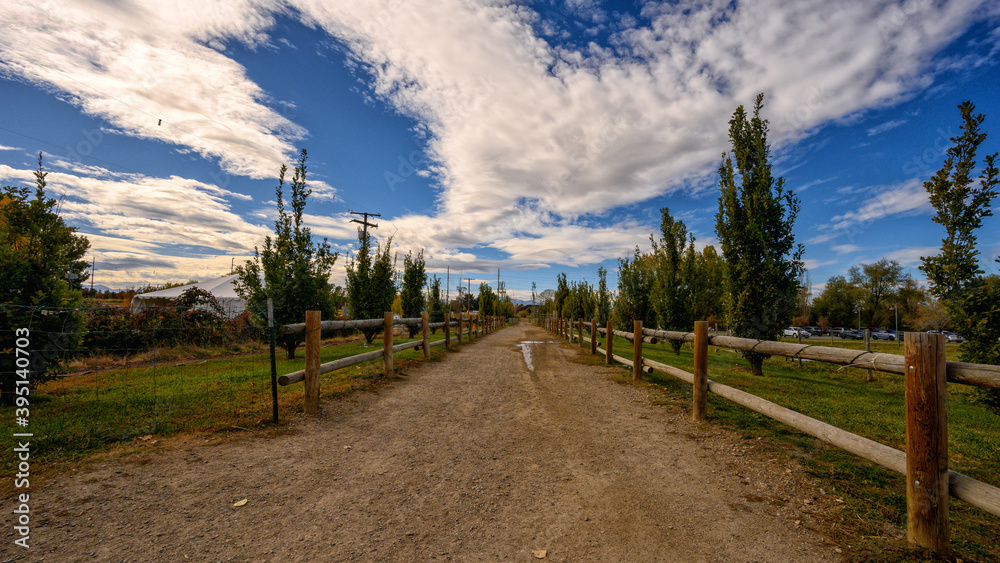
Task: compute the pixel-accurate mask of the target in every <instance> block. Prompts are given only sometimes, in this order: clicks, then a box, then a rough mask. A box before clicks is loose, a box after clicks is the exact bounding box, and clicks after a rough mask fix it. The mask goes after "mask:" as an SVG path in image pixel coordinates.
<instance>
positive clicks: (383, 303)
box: [347, 227, 396, 344]
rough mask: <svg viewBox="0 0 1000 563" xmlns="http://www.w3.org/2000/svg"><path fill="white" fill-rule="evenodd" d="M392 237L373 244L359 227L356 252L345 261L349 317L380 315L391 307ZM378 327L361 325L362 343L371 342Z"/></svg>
mask: <svg viewBox="0 0 1000 563" xmlns="http://www.w3.org/2000/svg"><path fill="white" fill-rule="evenodd" d="M391 248H392V237H389V238H387V239H386V240H385V243H384V244H379V245H377V246H376V247H375V255H374V256H372V237H371V235H367V236H366V234H365V232H364V231H363V230H362V229H361V228H360V227H359V228H358V252H357V254H355V255H354V256H353V257H352V259H351V260H349V261H348V262H347V308H348V316H349V317H350V318H352V319H357V320H361V319H381V318H382V316H383V315H384V314H385V312H386V311H390V310H392V302H393V300H395V299H396V268H395V265H394V264H393V259H392V256H391V255H390V254H389V253H390V250H391ZM381 331H382V329H381V328H378V327H374V328H363V329H361V333H362V334H364V335H365V343H367V344H371V343H372V340H373V339H374V338H375V335H376V334H379V333H380V332H381Z"/></svg>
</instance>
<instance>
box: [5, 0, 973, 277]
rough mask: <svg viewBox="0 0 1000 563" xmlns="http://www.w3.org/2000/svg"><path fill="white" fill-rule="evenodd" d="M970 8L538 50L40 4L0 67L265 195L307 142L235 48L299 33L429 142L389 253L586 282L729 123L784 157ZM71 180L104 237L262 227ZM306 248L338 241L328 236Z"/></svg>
mask: <svg viewBox="0 0 1000 563" xmlns="http://www.w3.org/2000/svg"><path fill="white" fill-rule="evenodd" d="M981 5H983V3H982V2H979V1H973V0H956V1H954V2H946V3H941V4H934V5H928V6H923V7H922V9H921V10H919V11H918V13H916V14H913V15H911V16H910V17H909V18H908V20H907V22H906V25H905V26H900V27H899V28H898V29H894V30H892V36H891V41H888V40H887V37H886V34H885V33H886V32H885V29H882V28H880V26H879V25H878V22H879V21H881V19H882V18H883V17H884V16H885V14H886V13H887V11H888V10H889V9H890V8H889V7H887V6H884V5H881V4H872V3H865V2H849V3H839V2H826V1H823V0H808V1H803V2H787V1H783V0H765V1H762V2H753V3H725V2H723V3H706V2H696V1H682V2H679V3H664V4H654V3H648V4H646V5H645V7H644V9H643V11H642V19H641V20H638V21H635V20H629V21H628V23H630V24H632V25H630V26H627V27H626V26H620V27H617V28H615V31H614V34H613V36H612V38H611V44H612V45H613V46H614V48H613V49H612V48H605V47H602V46H600V45H598V44H596V43H592V44H590V45H587V46H585V47H579V48H577V47H573V46H569V45H563V44H559V43H558V42H557V41H551V42H550V40H549V38H548V37H547V36H545V37H543V36H539V35H538V33H537V32H536V30H537V29H539V28H544V27H545V26H544V25H539V19H540V18H541V16H540V15H539V14H538V13H536V12H534V11H532V10H531V9H530V7H528V6H525V5H522V4H518V3H511V4H505V3H494V2H489V3H475V2H467V1H464V0H415V1H413V2H400V1H399V0H370V1H367V2H330V1H326V0H289V1H288V2H283V3H277V2H274V3H268V2H257V1H255V0H210V1H209V2H204V1H200V0H199V1H198V2H195V1H194V0H183V1H181V2H179V3H178V2H171V3H165V4H159V3H147V4H144V5H143V6H136V5H132V4H129V3H102V2H91V1H85V0H67V1H65V2H61V3H60V7H59V9H58V10H52V9H48V8H46V7H44V6H42V5H36V4H33V3H23V2H21V3H18V2H7V3H3V4H2V5H0V20H2V21H4V22H5V33H3V34H0V72H4V73H7V74H8V75H11V76H15V77H18V78H20V79H22V80H25V81H28V82H30V83H33V84H36V85H39V86H41V87H43V88H45V89H48V90H50V91H53V92H55V93H57V94H58V95H60V96H62V97H64V99H66V100H67V101H69V102H71V103H73V104H75V105H77V106H78V107H79V108H80V109H81V110H82V111H84V112H85V113H87V114H89V115H93V116H97V117H99V118H101V119H103V120H105V121H106V122H107V124H108V127H109V128H110V129H112V130H114V131H116V132H119V133H122V134H126V135H130V136H133V137H138V138H142V139H148V140H155V141H160V142H164V143H168V144H170V145H173V146H177V147H180V149H179V150H182V151H189V152H192V153H194V154H197V155H200V156H202V157H205V158H208V159H210V160H214V161H218V163H219V164H220V165H221V166H222V167H223V168H224V169H225V170H226V171H228V172H229V173H231V174H236V175H246V176H250V177H255V178H260V177H269V176H271V175H273V173H274V171H275V170H276V169H277V166H278V165H279V164H280V163H281V162H287V161H288V160H289V159H290V158H289V157H290V156H291V155H292V152H293V143H294V142H295V141H296V140H299V139H301V138H303V137H304V136H306V134H307V132H306V131H305V130H304V129H303V128H302V127H301V126H299V125H297V124H296V123H294V122H293V121H292V120H290V119H288V118H287V117H286V116H285V115H283V114H282V112H281V109H280V108H283V107H285V106H283V105H282V104H281V103H280V101H275V100H271V99H270V98H269V97H268V95H267V93H266V92H264V91H263V90H262V89H261V88H260V87H259V86H258V85H257V84H255V83H254V82H253V81H251V80H250V79H249V78H248V76H247V72H246V70H245V69H244V68H243V67H242V66H240V65H239V64H238V63H236V62H235V61H234V60H233V59H231V58H229V57H228V56H227V54H226V52H225V43H227V42H230V41H238V42H241V43H243V44H245V45H249V46H252V47H256V46H261V45H267V44H268V42H269V38H268V35H267V34H268V31H269V29H270V27H271V26H272V25H273V18H274V17H275V14H279V13H280V14H284V15H291V16H294V17H300V18H301V19H302V20H303V21H304V22H306V23H307V24H309V25H314V26H318V27H320V28H322V29H323V30H325V31H326V32H327V33H329V34H330V35H331V36H333V37H335V38H336V39H337V40H338V41H339V42H342V43H343V44H344V45H345V46H346V49H347V51H348V53H349V55H350V57H351V58H352V59H353V62H354V63H355V64H357V65H359V66H361V67H363V68H364V69H367V71H368V74H363V75H364V76H370V77H371V81H370V83H369V84H368V85H367V86H368V87H369V88H370V91H371V93H372V95H374V96H376V97H378V98H380V99H381V100H384V101H385V102H386V103H388V104H389V105H390V106H391V107H393V108H394V109H395V110H397V111H398V112H400V113H402V114H404V115H406V116H409V117H411V118H413V119H414V120H415V121H416V122H417V124H418V128H419V129H420V130H421V131H423V132H425V133H426V134H427V139H428V140H427V147H428V148H427V157H428V161H429V162H430V166H428V167H427V170H428V171H430V172H431V173H432V174H433V176H434V179H435V180H436V184H437V185H438V186H439V187H440V193H439V197H438V199H437V201H436V209H435V211H434V212H433V213H431V214H430V216H424V215H413V216H405V217H397V218H394V219H391V221H389V222H391V223H393V224H395V225H397V226H401V227H402V226H407V227H412V228H409V229H406V230H403V229H401V230H400V236H399V238H398V239H397V242H398V243H399V244H400V246H401V248H403V249H406V248H427V249H428V251H429V252H428V254H429V255H433V256H434V257H435V258H434V259H435V260H439V259H440V260H443V259H448V260H451V259H457V260H462V261H465V263H466V264H468V265H469V266H470V268H472V267H484V266H485V265H486V264H487V263H489V261H488V260H484V259H483V258H482V257H480V256H477V255H476V254H475V252H473V251H472V250H471V249H475V248H477V247H478V248H489V249H491V250H494V251H499V252H501V253H503V255H504V258H503V261H504V262H505V264H507V265H519V264H520V265H523V264H538V263H563V264H572V265H578V264H590V263H596V262H599V261H601V260H604V259H606V258H608V257H617V256H620V255H621V253H622V252H623V250H627V249H629V248H631V247H634V245H635V244H643V243H644V241H645V240H646V238H647V237H648V234H649V230H650V228H649V226H642V225H626V226H624V227H622V228H614V229H611V228H594V227H588V226H586V225H585V224H584V223H583V222H581V221H579V218H580V217H583V216H587V215H590V214H599V213H603V212H606V211H607V210H610V209H615V208H618V207H621V206H624V205H629V204H635V203H638V202H643V201H646V200H648V199H649V198H651V197H654V196H658V195H663V194H670V193H673V192H677V191H681V190H684V191H697V190H706V189H710V187H712V186H713V185H714V183H713V181H712V176H713V170H714V168H715V166H716V165H717V164H718V159H719V155H720V153H721V152H722V151H723V150H725V149H726V147H727V142H726V117H727V116H729V115H731V114H732V112H733V110H734V109H735V107H736V106H737V105H739V104H744V105H746V104H749V103H751V102H752V100H753V97H754V96H755V95H756V94H757V93H758V92H766V93H767V102H766V104H767V105H766V108H765V116H767V117H769V118H770V119H771V121H772V141H774V142H775V144H776V146H779V147H780V146H781V145H782V144H787V143H790V142H792V141H796V140H799V139H802V138H804V137H805V136H807V135H809V134H810V133H811V132H813V131H815V130H816V128H817V127H819V126H820V125H822V124H824V123H827V122H829V121H831V120H834V119H838V118H841V117H844V116H848V115H855V114H857V113H858V112H861V111H863V110H865V109H868V108H872V107H879V106H884V105H888V104H891V103H894V102H897V101H899V100H900V99H903V98H905V97H906V96H909V95H912V93H913V92H914V91H915V89H916V88H919V87H921V86H923V85H926V84H927V83H928V80H929V78H928V77H929V75H930V74H932V73H934V72H941V69H939V68H937V67H932V66H931V64H930V62H929V61H930V58H931V57H932V55H934V54H935V53H937V52H938V51H939V50H940V49H941V48H942V47H943V46H944V45H946V44H948V43H949V42H950V41H952V40H953V39H954V38H955V36H956V35H957V34H958V33H960V32H961V31H962V30H963V29H965V28H967V27H968V25H970V23H971V22H972V21H974V20H975V18H977V17H979V15H977V14H978V12H977V9H978V7H980V6H981ZM573 6H575V7H576V8H577V14H578V15H583V16H586V17H587V18H589V19H590V20H591V21H592V23H593V26H594V28H595V29H596V28H597V27H598V26H600V25H606V24H605V23H603V18H604V15H603V13H602V12H601V11H600V9H599V7H598V4H597V3H595V2H592V1H585V0H577V1H575V2H573ZM608 25H610V24H608ZM151 30H155V33H154V32H152V31H151ZM557 35H558V34H557ZM276 108H277V109H276ZM161 119H162V125H160V124H159V123H160V120H161ZM885 125H886V124H883V125H882V126H879V127H884V126H885ZM874 129H877V127H876V128H873V130H874ZM798 164H801V163H798ZM66 170H67V172H66V173H65V177H64V178H61V181H62V182H63V183H64V184H65V185H67V186H72V187H73V188H74V190H76V191H75V192H74V193H75V194H77V195H76V197H75V198H72V197H71V201H68V202H67V204H66V207H65V209H66V211H67V213H72V214H75V215H74V216H75V217H78V218H79V220H80V221H81V222H82V223H83V224H86V225H88V226H91V227H92V228H94V229H97V230H100V231H101V232H103V233H105V234H106V235H109V236H111V235H116V236H121V237H124V238H131V239H134V240H137V241H140V242H144V241H153V240H158V241H164V240H170V241H173V242H175V243H176V244H184V245H201V246H204V247H213V248H219V249H223V250H226V251H229V250H232V251H233V252H237V251H240V250H241V249H243V250H245V249H247V248H249V247H251V246H252V245H253V243H254V242H256V241H259V237H260V235H261V233H262V232H263V228H262V227H258V226H254V225H252V224H250V223H248V222H247V221H246V220H244V219H242V218H241V217H240V215H239V213H235V212H234V211H233V210H232V208H231V207H230V205H229V203H227V202H229V201H231V200H233V199H238V196H237V195H236V194H234V193H231V192H230V193H223V192H221V191H218V188H214V187H212V186H208V185H205V184H201V183H198V182H194V181H192V180H188V179H183V178H146V177H122V178H110V177H98V176H95V175H87V174H85V171H84V170H78V169H66ZM55 177H56V174H53V178H52V179H55ZM706 185H707V186H709V188H706V187H705V186H706ZM813 185H815V184H813ZM321 186H323V187H325V189H326V191H327V193H332V191H333V188H332V187H329V186H325V185H321ZM808 186H809V185H806V186H804V187H803V188H802V189H805V188H806V187H808ZM135 190H148V192H149V193H150V196H149V199H148V201H136V200H137V198H136V197H134V195H131V194H134V193H135ZM917 192H918V190H916V189H912V186H909V187H907V186H904V187H902V188H893V189H889V190H887V193H881V194H873V196H872V200H871V201H870V202H869V203H867V204H865V205H864V206H863V207H862V208H861V209H859V210H858V211H854V212H850V213H846V214H842V215H840V216H838V217H836V218H834V220H833V224H832V226H833V228H836V229H848V228H852V227H857V226H859V225H864V224H865V223H866V222H869V221H873V220H877V219H878V218H881V217H886V216H890V215H895V214H906V213H920V212H924V211H926V210H927V208H928V204H927V202H926V196H925V195H924V196H922V195H921V194H919V193H917ZM67 194H68V195H72V194H69V192H67ZM185 197H186V198H189V200H188V201H186V202H184V205H183V206H181V205H177V208H172V207H171V206H172V205H176V204H177V202H179V201H181V200H182V199H183V198H185ZM181 207H186V208H188V209H182V208H181ZM194 207H198V208H197V209H192V208H194ZM317 233H319V234H327V235H328V236H331V237H340V236H346V235H350V234H352V233H345V232H344V229H342V228H339V227H336V226H334V225H330V224H319V225H318V226H317ZM456 248H459V249H465V250H455V249H456ZM439 263H440V262H439Z"/></svg>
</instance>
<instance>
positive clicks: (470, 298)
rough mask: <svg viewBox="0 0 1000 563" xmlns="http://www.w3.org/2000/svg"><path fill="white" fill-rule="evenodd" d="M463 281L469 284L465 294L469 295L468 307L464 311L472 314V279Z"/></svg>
mask: <svg viewBox="0 0 1000 563" xmlns="http://www.w3.org/2000/svg"><path fill="white" fill-rule="evenodd" d="M465 281H466V282H468V284H469V290H468V291H467V292H466V293H468V294H469V307H468V309H466V310H467V311H469V312H470V313H471V312H472V278H465Z"/></svg>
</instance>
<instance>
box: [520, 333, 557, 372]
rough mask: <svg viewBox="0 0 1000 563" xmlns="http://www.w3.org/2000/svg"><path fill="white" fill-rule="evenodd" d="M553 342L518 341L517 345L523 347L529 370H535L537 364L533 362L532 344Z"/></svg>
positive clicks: (549, 342)
mask: <svg viewBox="0 0 1000 563" xmlns="http://www.w3.org/2000/svg"><path fill="white" fill-rule="evenodd" d="M551 343H552V341H551V340H525V341H523V342H520V343H518V345H517V347H518V348H520V349H521V354H522V355H523V356H524V363H525V364H527V366H528V371H535V364H533V363H532V362H531V345H532V344H551Z"/></svg>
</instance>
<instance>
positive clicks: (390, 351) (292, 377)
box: [277, 311, 507, 414]
mask: <svg viewBox="0 0 1000 563" xmlns="http://www.w3.org/2000/svg"><path fill="white" fill-rule="evenodd" d="M444 318H445V320H444V321H443V322H438V323H431V322H428V320H427V313H426V312H425V313H421V316H420V317H414V318H395V315H393V314H392V312H386V313H385V317H384V318H382V319H363V320H353V321H324V320H321V319H320V312H319V311H306V319H305V320H306V322H304V323H295V324H288V325H283V326H282V327H280V328H279V329H278V332H279V333H281V334H302V333H305V335H306V358H305V369H301V370H299V371H293V372H291V373H286V374H285V375H282V376H281V377H278V378H277V384H278V385H291V384H293V383H298V382H300V381H301V382H304V383H305V412H306V414H318V413H319V395H320V385H319V384H320V375H322V374H324V373H330V372H332V371H335V370H338V369H343V368H346V367H349V366H353V365H357V364H361V363H364V362H370V361H372V360H377V359H379V358H382V362H383V365H384V371H385V375H387V376H388V375H391V374H392V368H393V365H392V360H393V355H394V354H396V353H397V352H402V351H403V350H409V349H411V348H413V349H416V350H423V352H424V359H425V360H429V359H430V358H431V351H430V349H431V348H432V347H434V346H444V347H445V348H446V349H451V344H452V342H454V341H457V342H458V344H461V343H462V338H463V337H465V338H467V339H468V341H470V342H471V341H472V339H473V338H479V337H481V336H484V335H486V334H489V333H491V332H496V331H497V330H500V329H501V328H503V327H504V326H506V324H507V319H506V318H505V317H493V316H488V317H483V318H479V317H474V316H468V315H459V316H457V318H456V319H455V320H452V318H451V315H450V314H446V315H445V317H444ZM400 325H402V326H420V328H421V335H422V338H421V339H420V340H414V341H412V342H405V343H402V344H396V345H393V343H392V339H393V331H394V329H395V327H396V326H400ZM375 327H382V349H381V350H375V351H372V352H366V353H364V354H356V355H354V356H349V357H346V358H340V359H337V360H334V361H332V362H327V363H325V364H324V363H320V331H323V330H337V329H352V328H355V329H360V328H375ZM452 327H455V328H456V329H457V330H458V332H457V334H456V335H455V336H452V335H451V329H452ZM432 328H433V329H438V328H441V329H444V339H443V340H436V341H434V342H431V341H430V330H431V329H432Z"/></svg>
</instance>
